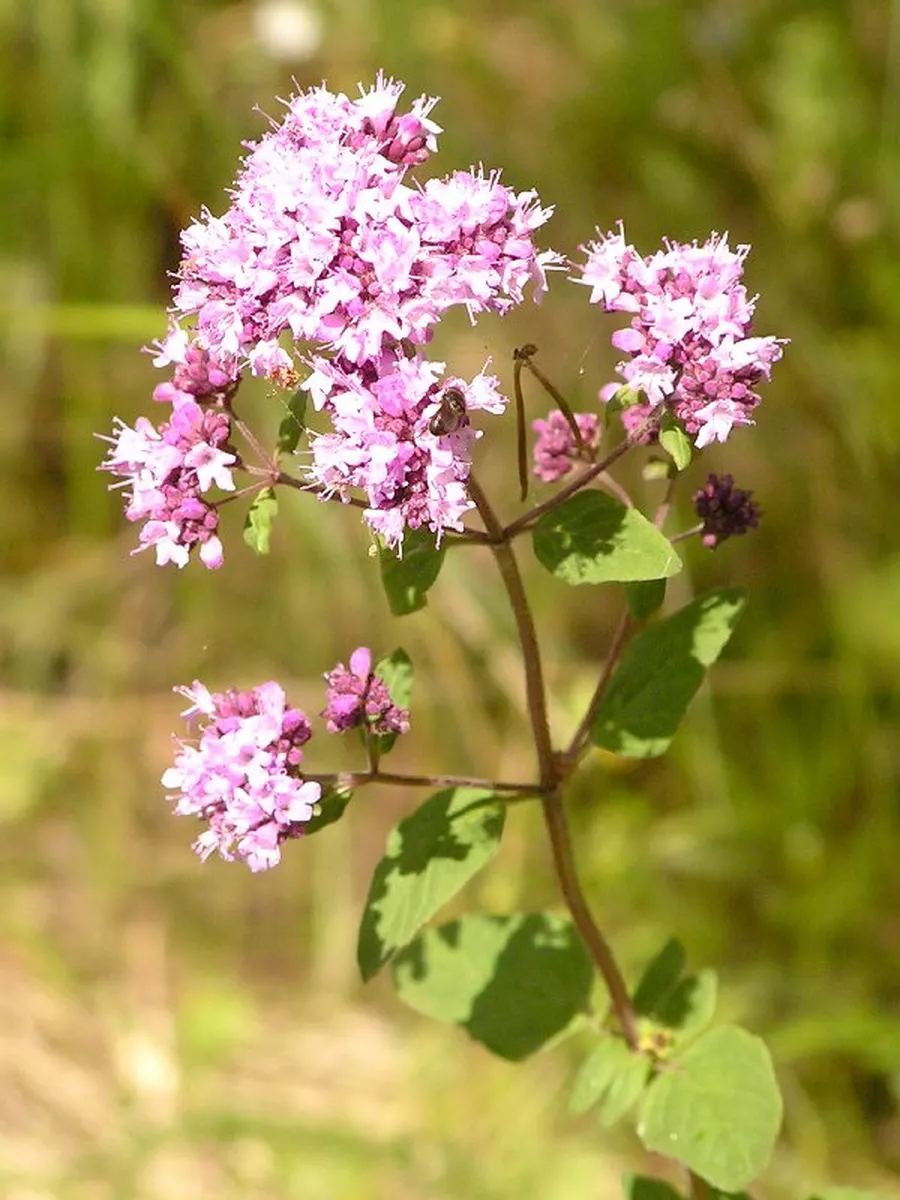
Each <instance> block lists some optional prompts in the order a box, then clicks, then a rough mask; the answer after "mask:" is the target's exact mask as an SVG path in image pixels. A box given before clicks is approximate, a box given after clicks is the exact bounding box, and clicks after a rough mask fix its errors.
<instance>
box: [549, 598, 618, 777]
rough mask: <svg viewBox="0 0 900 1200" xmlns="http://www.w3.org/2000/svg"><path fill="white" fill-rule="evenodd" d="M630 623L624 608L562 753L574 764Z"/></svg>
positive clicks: (587, 736) (600, 702)
mask: <svg viewBox="0 0 900 1200" xmlns="http://www.w3.org/2000/svg"><path fill="white" fill-rule="evenodd" d="M632 625H633V621H632V618H631V614H630V613H629V612H628V610H627V609H626V610H625V612H624V613H623V614H622V618H621V620H620V621H619V627H618V629H616V632H615V634H614V635H613V640H612V643H611V644H610V647H609V653H608V654H607V656H606V662H605V663H604V664H603V671H602V673H601V675H600V679H599V680H598V682H597V686H596V688H594V694H593V696H591V700H590V703H589V704H588V706H587V708H586V709H585V713H584V716H583V717H582V718H581V721H580V723H579V725H578V728H577V729H576V730H575V733H574V735H573V737H572V740H571V742H570V743H569V746H568V749H567V750H566V751H565V753H564V755H563V758H564V759H565V760H566V762H569V763H572V764H573V765H574V763H576V762H577V761H578V760H579V758H581V756H582V754H583V753H584V749H585V747H586V745H587V742H588V738H589V737H590V734H591V726H592V725H593V724H594V717H596V715H597V711H598V709H599V708H600V705H601V704H602V703H603V697H604V696H605V695H606V689H607V687H608V686H609V681H610V679H611V678H612V673H613V671H614V670H615V669H616V665H617V663H618V661H619V659H620V658H621V657H622V651H623V650H624V649H625V646H626V644H627V642H628V638H629V637H630V636H631V628H632Z"/></svg>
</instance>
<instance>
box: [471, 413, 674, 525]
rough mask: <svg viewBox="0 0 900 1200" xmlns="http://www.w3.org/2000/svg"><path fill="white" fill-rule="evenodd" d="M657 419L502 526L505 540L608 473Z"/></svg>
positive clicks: (647, 422) (649, 419)
mask: <svg viewBox="0 0 900 1200" xmlns="http://www.w3.org/2000/svg"><path fill="white" fill-rule="evenodd" d="M658 419H659V418H658V417H657V416H655V415H651V416H650V417H648V418H647V420H646V421H644V423H643V424H642V425H639V426H638V428H637V429H635V430H634V432H633V433H630V434H629V435H628V437H626V438H623V439H622V441H621V442H619V444H618V446H614V447H613V449H612V450H610V452H609V454H607V455H606V457H605V458H601V459H600V461H599V462H595V463H593V464H592V465H591V466H589V467H588V468H587V469H586V470H584V471H582V472H581V474H580V475H576V477H575V478H574V479H573V480H572V482H571V483H568V484H566V486H565V487H564V488H560V490H559V491H558V492H556V493H555V494H554V495H553V496H551V497H550V499H549V500H545V501H544V502H543V504H536V505H535V506H534V508H529V510H528V512H526V513H523V514H522V515H521V517H516V519H515V521H511V522H510V523H509V525H506V526H504V527H503V529H502V534H503V536H504V537H505V538H506V539H511V538H514V537H517V536H518V535H519V534H520V533H522V532H524V530H526V529H528V528H529V527H530V526H531V525H533V524H534V523H535V521H537V520H538V519H539V518H540V517H542V516H543V515H544V513H547V512H550V511H551V510H552V509H554V508H556V507H557V505H559V504H562V502H563V501H564V500H568V499H569V497H570V496H574V495H575V493H576V492H580V491H581V489H582V488H583V487H586V486H587V485H588V484H589V483H590V482H591V480H592V479H596V478H597V476H598V475H602V474H603V472H604V471H608V470H609V468H610V467H611V466H612V465H613V463H616V462H618V461H619V459H620V458H622V457H623V456H624V455H626V454H627V453H628V451H629V450H633V449H634V447H635V446H637V445H639V443H640V439H641V438H642V437H643V436H644V435H645V434H646V433H647V432H649V430H650V429H652V428H653V426H654V425H655V424H656V423H657V421H658ZM476 503H477V501H476Z"/></svg>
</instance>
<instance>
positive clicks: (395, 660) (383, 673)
mask: <svg viewBox="0 0 900 1200" xmlns="http://www.w3.org/2000/svg"><path fill="white" fill-rule="evenodd" d="M373 670H374V672H375V674H376V675H378V676H379V677H380V678H381V679H383V680H384V683H385V685H386V687H387V690H388V691H389V692H390V695H391V699H392V700H393V702H394V703H395V704H396V705H397V707H398V708H406V709H408V708H409V701H410V697H411V696H412V685H413V665H412V660H411V659H410V657H409V655H408V654H407V653H406V651H405V650H403V649H402V648H401V647H399V646H398V647H397V649H396V650H394V651H392V653H390V654H388V655H387V656H386V657H385V658H382V659H379V661H378V662H377V663H376V664H375V666H374V667H373ZM399 736H400V735H399V734H397V733H382V734H377V735H375V736H374V737H373V739H372V740H373V741H374V742H375V743H376V748H377V753H378V756H379V757H381V756H382V755H384V754H387V752H388V751H389V750H390V749H391V747H392V746H393V744H394V742H396V740H397V738H398V737H399Z"/></svg>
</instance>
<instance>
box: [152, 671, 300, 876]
mask: <svg viewBox="0 0 900 1200" xmlns="http://www.w3.org/2000/svg"><path fill="white" fill-rule="evenodd" d="M176 691H180V692H181V694H182V695H183V696H185V697H187V699H188V700H190V701H191V706H190V708H188V709H187V710H186V713H185V715H186V716H197V717H200V718H201V724H200V730H199V732H200V737H199V741H198V743H197V744H196V745H193V744H190V743H187V742H182V741H177V742H176V746H177V747H178V752H177V754H176V756H175V763H174V765H173V766H171V767H169V769H168V770H167V771H165V773H164V774H163V777H162V783H163V787H165V788H166V789H167V790H168V791H169V792H170V799H171V800H173V801H174V803H175V812H176V814H178V815H180V816H196V817H199V818H200V819H201V820H203V821H206V822H207V824H208V826H209V828H208V829H206V830H204V831H203V832H202V833H201V834H200V835H199V836H198V837H197V839H196V840H195V842H194V849H195V851H196V852H197V854H199V855H200V857H201V858H202V859H206V858H208V857H209V855H210V854H212V852H213V851H214V850H216V851H218V853H219V854H220V855H221V857H222V858H224V859H226V860H228V861H231V860H232V859H233V858H234V857H235V856H237V857H238V858H242V859H243V860H244V861H245V862H246V863H247V865H248V866H249V867H250V869H251V870H252V871H262V870H266V869H267V868H269V867H272V866H275V864H276V863H278V862H279V861H280V859H281V846H282V845H283V843H284V842H285V841H287V840H289V839H291V838H296V837H300V836H301V835H302V833H303V829H304V826H305V824H306V822H307V821H309V820H310V819H311V818H312V817H313V815H314V812H315V806H316V804H317V803H318V801H319V799H320V797H321V792H322V789H321V787H320V786H319V784H318V783H314V782H313V781H311V780H305V779H304V778H303V776H302V774H301V773H300V770H299V766H300V763H301V761H302V758H303V754H302V749H301V747H302V746H304V745H305V744H306V742H307V741H309V738H310V736H311V733H312V731H311V729H310V725H309V721H308V720H307V719H306V717H305V715H304V714H303V713H302V712H300V710H299V709H295V708H290V707H288V706H287V704H286V702H285V695H284V691H283V689H282V688H281V687H280V686H279V685H278V684H277V683H274V682H270V683H264V684H262V685H260V686H259V687H256V688H251V689H250V690H249V691H246V692H236V691H230V692H225V693H221V694H220V693H211V692H210V691H209V690H208V689H207V688H206V687H204V685H203V684H201V683H199V682H196V681H195V683H194V684H193V686H192V687H190V688H186V687H185V688H176Z"/></svg>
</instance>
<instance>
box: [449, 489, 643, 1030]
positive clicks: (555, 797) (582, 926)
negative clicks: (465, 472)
mask: <svg viewBox="0 0 900 1200" xmlns="http://www.w3.org/2000/svg"><path fill="white" fill-rule="evenodd" d="M469 491H470V493H471V496H472V499H473V500H474V501H475V504H476V506H477V508H478V511H479V513H480V514H481V519H482V520H483V521H484V525H485V529H486V530H487V532H488V533H489V534H490V535H491V537H492V542H491V549H492V551H493V553H494V557H495V558H496V560H497V565H498V567H499V568H500V574H501V576H502V578H503V583H504V586H505V587H506V593H507V596H508V597H509V602H510V606H511V607H512V610H513V615H514V616H515V620H516V627H517V629H518V631H519V641H520V643H521V646H522V656H523V659H524V663H525V687H526V692H527V697H528V713H529V716H530V718H531V728H532V732H533V734H534V740H535V745H536V747H537V755H538V764H539V767H540V779H541V787H540V791H541V794H542V797H543V799H542V807H543V813H544V823H545V825H546V826H547V833H548V836H549V838H550V846H551V849H552V852H553V865H554V867H555V869H556V876H557V879H558V880H559V887H560V891H561V892H562V895H563V899H564V900H565V902H566V905H567V907H568V909H569V912H570V913H571V914H572V920H573V921H574V922H575V927H576V929H577V930H578V932H579V934H580V935H581V938H582V940H583V941H584V943H585V945H586V946H587V948H588V950H589V951H590V954H591V956H592V958H593V960H594V962H595V963H596V966H597V970H598V971H599V972H600V975H601V976H602V978H603V981H604V983H605V984H606V988H607V990H608V992H609V996H610V1000H611V1001H612V1006H613V1010H614V1012H615V1014H616V1017H617V1019H618V1021H619V1025H620V1026H621V1029H622V1033H623V1034H624V1036H625V1038H626V1040H627V1042H628V1044H629V1046H631V1047H632V1049H636V1048H637V1045H638V1028H637V1018H636V1016H635V1012H634V1007H633V1006H632V1003H631V999H630V997H629V995H628V989H627V987H626V986H625V980H624V979H623V977H622V973H621V971H620V970H619V968H618V965H617V964H616V960H615V958H614V957H613V953H612V950H611V949H610V947H609V944H608V943H607V941H606V938H605V937H604V936H603V934H602V933H601V932H600V930H599V928H598V926H597V924H596V922H595V921H594V918H593V916H592V915H591V910H590V909H589V908H588V904H587V901H586V900H585V898H584V892H583V891H582V890H581V884H580V883H579V881H578V873H577V871H576V870H575V860H574V858H573V856H572V843H571V839H570V837H569V828H568V825H567V823H566V814H565V810H564V808H563V804H562V797H561V795H560V791H559V783H560V779H561V776H562V770H561V763H560V762H559V761H558V760H557V758H556V756H555V755H554V753H553V746H552V743H551V741H550V726H549V723H548V720H547V700H546V693H545V691H544V680H543V674H542V671H541V658H540V652H539V649H538V643H537V634H536V632H535V627H534V620H533V619H532V616H531V608H530V606H529V604H528V597H527V596H526V594H525V588H524V585H523V583H522V576H521V575H520V573H519V567H518V563H517V562H516V557H515V554H514V553H513V549H512V546H511V545H510V542H509V535H508V534H507V533H506V532H505V531H504V529H503V527H502V525H501V524H500V521H499V520H498V518H497V516H496V514H495V513H494V510H493V508H492V507H491V505H490V503H489V502H488V499H487V497H486V496H485V494H484V492H483V491H482V490H481V488H480V487H479V485H478V483H477V482H476V481H475V480H474V479H473V478H472V476H470V477H469Z"/></svg>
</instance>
